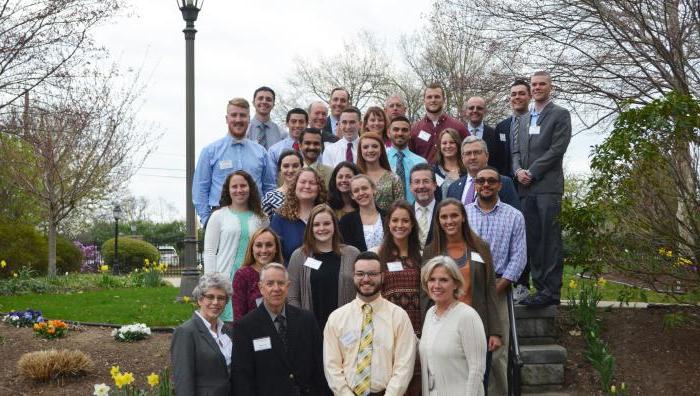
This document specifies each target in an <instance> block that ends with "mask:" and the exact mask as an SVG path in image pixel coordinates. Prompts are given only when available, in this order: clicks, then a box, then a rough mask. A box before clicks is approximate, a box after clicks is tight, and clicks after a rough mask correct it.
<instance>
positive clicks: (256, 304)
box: [255, 297, 262, 307]
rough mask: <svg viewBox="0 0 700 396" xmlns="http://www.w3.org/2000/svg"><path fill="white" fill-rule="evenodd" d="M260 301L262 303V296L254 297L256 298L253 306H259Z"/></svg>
mask: <svg viewBox="0 0 700 396" xmlns="http://www.w3.org/2000/svg"><path fill="white" fill-rule="evenodd" d="M260 303H262V297H258V298H256V299H255V306H256V307H259V306H260Z"/></svg>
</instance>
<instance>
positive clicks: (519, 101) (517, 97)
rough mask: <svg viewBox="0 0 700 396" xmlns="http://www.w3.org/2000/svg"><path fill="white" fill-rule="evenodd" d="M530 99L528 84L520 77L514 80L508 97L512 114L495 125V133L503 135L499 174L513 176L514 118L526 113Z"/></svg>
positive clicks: (515, 124) (516, 123) (515, 123)
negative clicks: (502, 159)
mask: <svg viewBox="0 0 700 396" xmlns="http://www.w3.org/2000/svg"><path fill="white" fill-rule="evenodd" d="M530 99H532V96H531V95H530V84H529V83H528V82H527V81H525V80H522V79H518V80H515V81H514V82H513V83H512V84H511V85H510V96H509V98H508V101H509V102H510V107H511V109H512V110H513V114H512V115H511V116H509V117H508V118H506V119H504V120H503V121H501V122H499V123H498V125H496V135H497V136H499V137H505V150H506V156H505V164H504V165H505V166H504V171H503V172H501V174H502V175H505V176H508V177H513V176H515V169H513V155H512V151H513V150H512V144H511V142H512V140H513V132H514V131H513V129H514V128H515V126H517V125H518V124H519V120H518V122H515V119H516V118H518V117H521V116H523V115H524V114H527V113H528V110H527V107H528V105H529V104H530Z"/></svg>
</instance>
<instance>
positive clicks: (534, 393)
mask: <svg viewBox="0 0 700 396" xmlns="http://www.w3.org/2000/svg"><path fill="white" fill-rule="evenodd" d="M536 388H537V387H532V388H530V389H529V391H528V392H523V393H522V394H521V395H522V396H570V394H569V393H566V392H556V391H546V390H543V391H538V389H536Z"/></svg>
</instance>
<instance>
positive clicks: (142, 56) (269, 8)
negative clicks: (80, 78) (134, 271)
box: [96, 0, 600, 220]
mask: <svg viewBox="0 0 700 396" xmlns="http://www.w3.org/2000/svg"><path fill="white" fill-rule="evenodd" d="M130 3H132V11H133V12H132V14H133V15H131V16H129V17H124V18H121V19H119V20H117V21H115V23H113V24H110V25H109V26H103V27H101V28H100V29H99V30H98V31H97V34H96V39H97V41H98V42H99V43H101V44H103V45H105V46H106V47H107V48H108V49H109V51H110V52H111V55H112V57H113V58H114V59H116V60H117V61H118V62H119V63H120V64H121V65H122V66H123V67H139V66H140V65H143V71H144V72H143V74H144V75H147V76H150V78H149V80H148V87H147V89H146V91H145V93H144V100H145V103H144V105H143V107H142V108H141V111H140V113H139V118H140V119H141V120H143V121H144V122H145V123H146V124H154V125H156V126H157V128H158V129H159V130H160V131H161V132H162V133H163V136H162V138H161V139H160V140H159V142H158V144H157V148H156V150H155V152H154V153H153V154H152V155H151V156H150V157H149V158H147V159H146V161H145V163H144V165H143V168H142V169H141V170H139V171H138V173H137V174H136V176H135V177H133V179H132V180H131V184H130V190H131V192H132V193H133V194H134V195H136V196H147V197H148V198H149V199H150V201H151V207H152V212H153V215H154V216H155V217H156V220H170V219H171V218H172V217H175V218H180V219H184V213H185V42H184V35H183V33H182V29H183V28H184V26H185V22H184V21H183V20H182V15H181V13H180V10H179V9H178V8H177V5H176V2H175V1H170V0H157V1H140V2H134V1H131V2H130ZM348 4H351V5H348ZM430 6H431V2H430V1H427V0H381V1H376V0H374V1H372V0H355V1H353V2H347V1H335V0H333V1H329V0H324V1H322V0H296V1H289V0H268V1H261V2H239V1H232V0H230V1H224V0H207V1H205V2H204V7H203V9H202V11H201V12H200V13H199V18H198V20H197V22H196V23H195V27H196V29H197V30H198V33H197V36H196V40H195V91H196V97H195V98H196V99H195V101H196V102H195V103H196V110H195V111H196V124H195V131H196V137H195V140H196V143H195V145H196V147H195V152H196V155H197V156H198V155H199V152H200V150H201V149H202V147H204V146H205V145H206V144H208V143H210V142H211V141H213V140H215V139H217V138H219V137H221V136H223V135H225V134H226V124H225V121H224V115H225V107H226V102H227V101H228V100H229V99H230V98H232V97H236V96H242V97H245V98H247V99H249V100H250V99H251V97H252V94H253V91H254V90H255V88H257V87H259V86H261V85H268V86H270V87H272V88H273V89H275V90H278V91H283V90H284V88H285V85H284V82H285V79H286V78H287V76H289V75H290V73H291V72H292V70H293V60H294V58H295V57H297V56H300V57H303V58H305V59H314V58H315V57H318V56H321V55H332V54H335V53H337V52H338V49H340V48H342V45H343V42H349V41H352V40H353V39H354V38H355V37H356V34H357V32H359V31H362V30H366V31H369V32H370V33H372V34H373V35H375V36H376V37H377V38H379V39H380V40H383V41H385V42H386V43H388V44H389V45H390V46H391V45H392V44H393V45H396V44H397V43H398V39H399V38H400V36H401V35H402V34H410V33H412V32H414V31H416V29H419V28H420V27H421V26H423V25H424V20H425V16H426V15H427V14H428V13H429V11H430ZM390 49H391V48H390ZM574 132H576V131H574ZM599 141H600V136H598V135H595V134H593V133H590V132H588V133H584V134H580V135H578V136H577V137H575V138H574V140H572V142H571V145H570V146H569V151H568V153H567V157H566V167H567V169H568V170H570V171H573V172H585V171H587V170H588V154H589V151H590V149H589V147H590V145H591V144H595V143H597V142H599ZM167 206H172V207H174V209H175V210H174V211H169V210H167V209H164V208H165V207H167ZM158 217H160V218H158Z"/></svg>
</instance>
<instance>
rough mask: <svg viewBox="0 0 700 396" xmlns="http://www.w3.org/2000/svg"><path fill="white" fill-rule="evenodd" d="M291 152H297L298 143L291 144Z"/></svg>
mask: <svg viewBox="0 0 700 396" xmlns="http://www.w3.org/2000/svg"><path fill="white" fill-rule="evenodd" d="M292 150H294V151H296V152H298V151H299V142H296V141H295V142H294V144H292Z"/></svg>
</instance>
